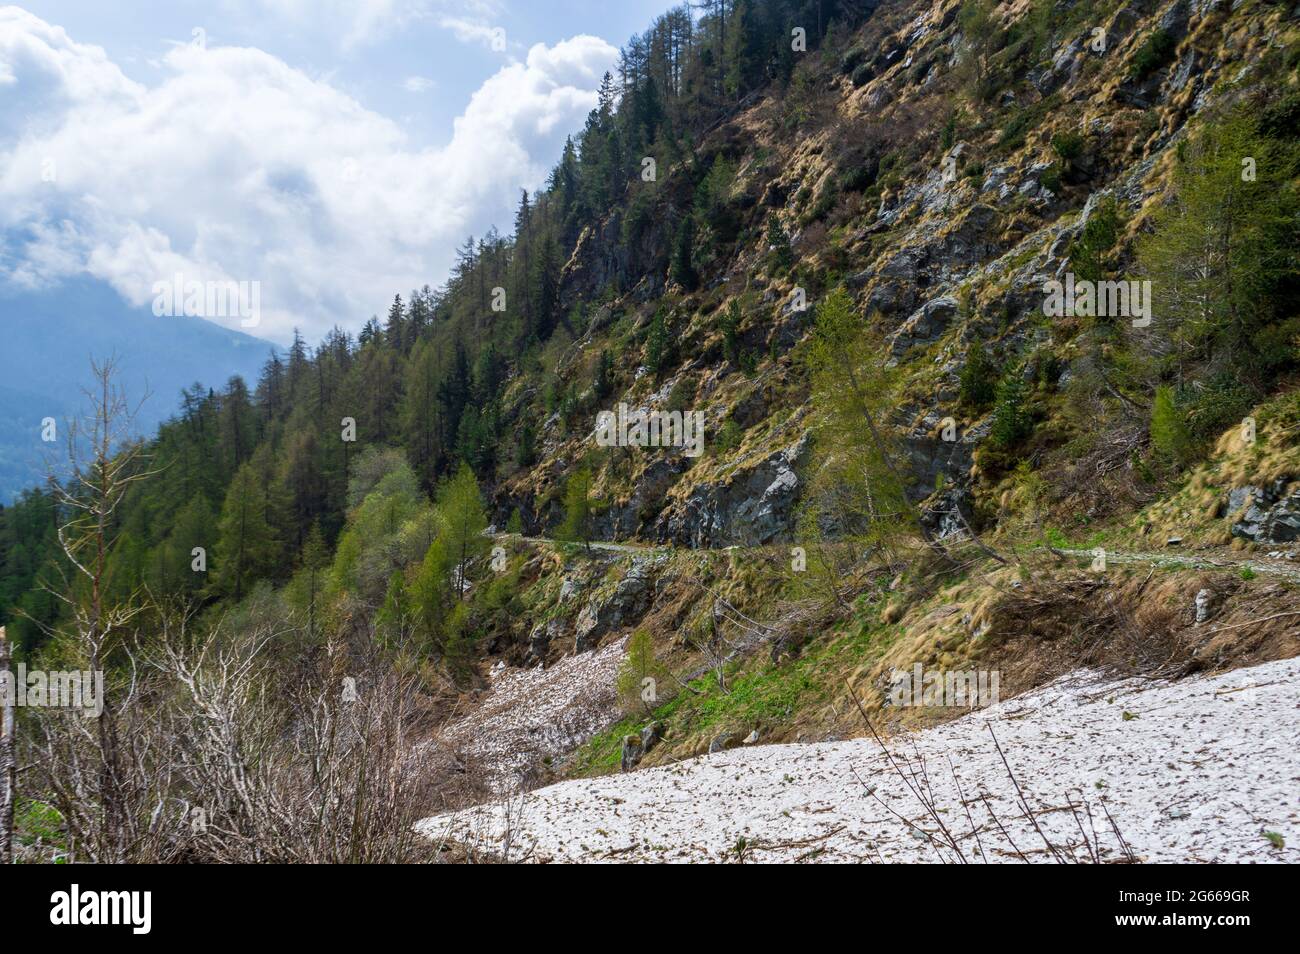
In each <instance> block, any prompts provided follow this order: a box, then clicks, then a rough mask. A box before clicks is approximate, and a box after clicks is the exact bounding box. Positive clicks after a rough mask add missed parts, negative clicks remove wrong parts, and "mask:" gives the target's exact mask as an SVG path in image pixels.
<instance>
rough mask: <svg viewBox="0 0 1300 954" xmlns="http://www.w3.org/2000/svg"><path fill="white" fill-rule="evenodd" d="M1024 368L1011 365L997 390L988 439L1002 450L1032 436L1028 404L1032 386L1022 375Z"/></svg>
mask: <svg viewBox="0 0 1300 954" xmlns="http://www.w3.org/2000/svg"><path fill="white" fill-rule="evenodd" d="M1022 372H1023V368H1021V367H1020V366H1015V367H1012V368H1011V369H1010V370H1009V371H1007V373H1006V374H1004V375H1003V376H1002V380H1000V381H999V382H998V384H997V388H996V389H995V391H994V397H995V398H996V402H997V403H996V404H995V405H994V407H993V422H992V425H991V426H990V428H989V441H990V442H991V443H992V444H993V446H994V447H998V448H1001V449H1003V450H1005V449H1007V448H1011V447H1015V446H1016V445H1017V444H1019V443H1020V442H1021V441H1022V440H1024V439H1025V438H1026V437H1028V436H1029V433H1030V431H1032V430H1033V422H1032V421H1031V420H1030V417H1029V409H1028V407H1027V406H1026V405H1027V403H1028V400H1029V386H1028V385H1027V384H1026V383H1025V381H1024V377H1023V373H1022Z"/></svg>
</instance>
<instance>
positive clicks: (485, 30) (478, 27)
mask: <svg viewBox="0 0 1300 954" xmlns="http://www.w3.org/2000/svg"><path fill="white" fill-rule="evenodd" d="M438 26H440V27H442V28H443V29H444V30H450V31H451V35H452V36H454V37H455V38H456V39H457V40H459V41H460V42H461V43H481V44H482V45H483V46H486V47H487V48H488V49H489V50H494V51H496V52H498V53H502V52H504V51H505V49H506V45H507V44H506V31H505V27H500V26H494V25H492V24H491V23H488V22H487V21H485V20H483V19H479V18H474V19H471V18H468V17H448V16H445V17H442V18H441V19H440V20H439V21H438Z"/></svg>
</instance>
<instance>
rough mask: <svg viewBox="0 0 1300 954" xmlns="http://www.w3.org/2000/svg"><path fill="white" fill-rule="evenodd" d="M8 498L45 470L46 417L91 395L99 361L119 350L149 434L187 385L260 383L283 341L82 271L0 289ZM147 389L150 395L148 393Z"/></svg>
mask: <svg viewBox="0 0 1300 954" xmlns="http://www.w3.org/2000/svg"><path fill="white" fill-rule="evenodd" d="M0 333H3V334H4V338H5V347H4V349H3V350H0V461H2V462H3V463H2V464H0V501H5V502H8V501H9V500H10V499H12V498H13V497H14V496H15V495H16V494H17V493H18V492H19V491H21V490H23V489H24V488H27V487H31V486H35V485H37V484H39V483H40V482H41V481H42V480H44V477H45V472H46V471H45V455H46V454H47V453H48V452H49V451H51V450H53V452H54V456H55V457H56V458H57V457H58V455H59V454H61V453H63V448H62V446H61V445H58V444H56V445H54V446H53V447H51V445H49V444H46V443H43V442H42V441H41V420H42V419H43V418H45V417H53V418H55V419H56V420H57V421H59V423H60V425H62V423H63V421H64V420H65V419H67V418H68V417H70V416H72V415H74V414H76V413H78V412H79V410H80V408H81V407H82V405H83V401H82V395H81V389H82V388H83V387H85V386H87V384H88V383H89V382H90V361H91V360H92V359H95V360H100V361H102V360H104V359H106V358H109V357H111V356H114V355H116V357H117V359H118V367H119V370H120V376H119V379H118V380H119V383H120V385H121V386H122V387H123V388H124V389H125V391H126V394H127V395H128V397H129V398H130V399H131V400H132V403H137V402H141V401H143V403H142V404H141V406H140V412H139V416H138V419H137V421H136V428H137V430H138V432H139V433H140V434H142V435H150V434H152V433H153V432H154V431H156V430H157V427H158V425H159V424H160V423H162V422H163V421H164V420H166V419H167V418H168V417H171V416H172V415H173V414H175V413H176V411H177V409H178V408H179V407H180V392H181V389H182V388H187V387H191V386H193V385H194V384H195V383H200V384H202V385H203V386H204V387H205V388H221V387H223V386H224V385H225V384H226V381H227V380H228V379H229V378H230V377H231V376H232V375H236V374H238V375H242V376H243V377H244V378H246V379H247V380H248V381H249V382H250V383H255V382H256V380H257V374H258V371H259V370H260V368H261V366H262V364H263V362H265V361H266V358H267V356H268V354H269V353H270V351H271V349H272V348H273V347H274V346H273V345H271V344H270V343H269V342H266V341H262V340H260V339H258V338H254V337H252V336H251V335H246V334H241V333H239V332H234V331H228V330H226V329H223V328H219V327H218V326H216V325H214V324H212V323H211V322H207V321H203V320H202V319H199V318H184V317H181V318H157V317H154V315H152V314H151V313H150V312H149V311H148V310H147V309H137V308H132V307H130V306H129V305H127V304H126V303H125V302H123V301H122V299H121V298H120V297H119V296H118V295H117V294H116V293H115V292H114V291H113V290H112V289H111V288H109V287H107V286H106V285H103V284H101V283H99V282H96V281H94V280H92V279H89V278H82V279H74V280H70V281H68V282H66V283H65V284H63V285H61V286H59V287H57V288H54V289H47V290H42V291H39V292H15V291H13V290H12V289H10V290H9V291H7V292H3V293H0ZM146 395H147V399H146Z"/></svg>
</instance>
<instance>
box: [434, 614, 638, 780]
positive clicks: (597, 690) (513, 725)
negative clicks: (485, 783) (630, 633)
mask: <svg viewBox="0 0 1300 954" xmlns="http://www.w3.org/2000/svg"><path fill="white" fill-rule="evenodd" d="M626 643H627V640H626V639H618V640H615V641H613V642H611V643H609V644H608V645H606V646H602V647H600V648H599V649H597V650H595V651H593V652H589V653H579V654H578V655H576V656H566V657H565V658H563V659H561V660H560V661H559V662H557V663H556V664H555V665H553V666H551V667H549V668H546V669H541V668H532V669H505V670H502V671H500V672H499V673H495V674H494V675H493V677H492V686H491V688H490V689H489V690H488V695H487V697H486V698H485V699H484V700H483V701H482V703H480V704H479V706H478V707H477V708H475V709H474V711H472V712H470V713H469V714H468V715H466V716H465V717H463V718H461V719H457V720H455V721H453V722H452V723H451V724H450V725H448V726H447V727H446V728H444V729H443V730H442V732H441V733H440V734H439V738H438V740H437V744H440V745H443V746H446V747H447V748H449V749H451V750H453V751H458V752H461V753H463V754H464V755H467V756H469V757H470V758H472V759H473V760H474V761H475V762H477V763H478V764H479V765H480V766H481V767H482V769H483V770H484V771H485V772H486V773H487V775H488V780H489V783H490V784H491V786H492V788H493V790H494V791H497V792H501V793H503V794H504V793H506V792H509V791H512V790H514V789H516V788H517V787H518V785H519V781H520V779H521V778H522V777H523V776H524V774H525V773H526V772H527V771H528V770H529V769H530V768H533V767H535V766H536V764H537V763H538V762H539V761H540V760H541V759H543V758H545V757H548V756H549V757H551V758H559V756H561V755H563V754H564V753H566V752H569V751H570V750H572V749H574V748H576V747H577V746H579V745H581V744H582V743H583V742H585V741H586V740H587V739H589V738H590V737H591V736H593V735H595V734H596V733H597V732H599V731H601V730H602V729H604V728H605V727H606V726H607V725H609V724H610V723H611V722H614V721H615V720H616V719H617V718H618V715H619V712H618V700H617V698H616V694H615V691H614V682H615V677H616V676H617V673H618V668H619V666H620V665H622V662H623V647H624V646H625V644H626Z"/></svg>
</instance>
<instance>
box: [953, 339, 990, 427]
mask: <svg viewBox="0 0 1300 954" xmlns="http://www.w3.org/2000/svg"><path fill="white" fill-rule="evenodd" d="M997 376H998V372H997V368H996V366H994V364H993V361H992V360H991V359H990V358H989V355H988V352H987V351H986V350H985V349H984V345H983V344H982V343H981V342H978V341H977V342H975V343H974V344H973V345H971V347H970V350H969V351H967V352H966V364H965V365H964V366H963V367H962V369H961V384H960V392H959V393H960V400H961V403H962V405H963V406H965V407H968V408H971V409H972V410H976V411H982V410H984V408H986V407H988V406H989V404H991V403H992V401H993V398H994V395H995V393H996V391H997Z"/></svg>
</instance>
